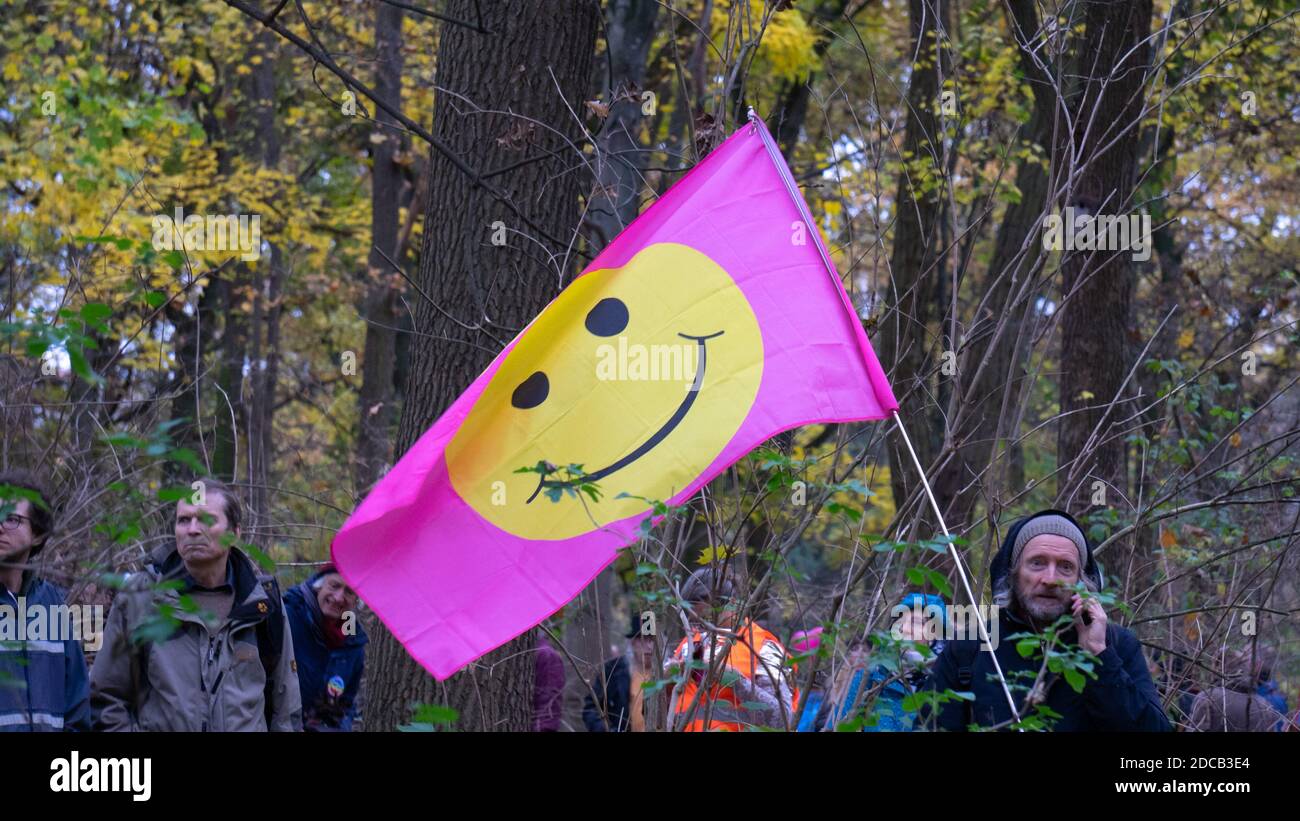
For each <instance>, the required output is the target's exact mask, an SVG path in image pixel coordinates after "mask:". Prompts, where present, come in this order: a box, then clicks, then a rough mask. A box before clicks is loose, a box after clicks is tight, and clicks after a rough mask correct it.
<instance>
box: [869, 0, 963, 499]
mask: <svg viewBox="0 0 1300 821" xmlns="http://www.w3.org/2000/svg"><path fill="white" fill-rule="evenodd" d="M908 9H909V22H910V29H911V43H912V48H911V53H915V54H916V55H917V60H916V63H915V65H914V66H913V69H912V82H911V85H909V86H908V89H907V111H908V115H907V126H906V128H907V132H906V135H905V136H904V139H903V147H902V153H903V157H904V158H905V159H904V160H903V162H904V163H905V165H904V167H903V168H901V169H900V171H899V179H898V194H897V195H896V196H895V198H894V208H895V212H896V217H895V220H894V243H893V247H892V248H891V251H890V258H889V271H890V278H891V282H890V293H889V300H890V302H891V310H889V311H888V312H887V314H886V316H885V320H884V322H883V323H882V328H881V333H880V340H881V350H882V353H883V354H884V364H885V367H886V368H891V367H892V369H893V370H892V381H893V385H894V392H895V394H896V395H898V396H899V397H900V398H901V397H903V396H904V395H907V394H909V393H911V394H912V397H913V398H912V401H911V402H910V403H909V402H903V405H902V407H901V408H900V409H899V413H900V415H902V416H906V417H908V422H910V424H908V425H907V426H908V429H909V432H911V433H912V434H913V435H912V440H913V444H914V445H915V446H916V451H917V456H918V457H919V458H920V460H921V464H922V465H924V466H925V467H926V468H928V467H929V464H930V460H931V459H932V458H933V456H934V454H935V453H936V452H937V450H938V447H937V444H938V441H939V440H940V439H941V438H942V435H941V433H940V430H941V428H939V427H937V426H936V419H935V418H934V417H935V415H934V414H933V413H932V412H930V411H928V410H926V408H927V407H929V406H931V405H933V403H932V402H930V401H929V398H930V397H929V395H928V394H929V393H930V388H929V384H930V382H931V380H930V376H929V374H928V371H929V370H930V368H929V363H930V352H929V347H930V345H931V338H930V323H931V322H933V321H935V320H936V319H938V317H939V312H938V311H937V308H938V306H937V305H936V304H935V302H936V297H937V295H938V289H937V287H936V284H937V283H938V280H939V278H940V277H941V276H942V271H941V270H939V268H940V265H939V256H940V252H939V248H938V241H937V238H938V234H939V230H940V222H941V220H942V219H943V213H944V202H943V199H944V198H943V186H942V185H938V184H935V180H934V179H933V178H932V179H931V181H930V183H929V184H928V185H924V186H923V185H922V184H921V181H920V180H918V179H917V178H916V177H915V176H914V175H912V174H910V173H908V170H907V168H906V164H908V163H912V162H915V161H918V160H921V159H924V160H926V161H927V162H930V163H932V164H933V166H934V168H933V169H932V170H933V172H934V175H935V178H937V177H938V175H939V174H941V173H942V169H943V165H942V152H943V146H942V133H941V131H940V120H939V116H938V113H939V86H940V70H941V66H943V65H945V64H946V56H945V46H944V45H943V43H944V39H943V38H944V37H946V32H947V30H948V2H947V0H910V2H909V4H908ZM940 32H944V34H943V35H941V34H940ZM909 407H910V408H914V409H919V410H920V412H919V413H918V412H912V413H910V414H908V413H905V412H904V408H909ZM900 448H902V445H901V442H900V441H899V440H898V437H893V438H892V439H891V445H890V448H889V466H890V483H891V485H892V488H893V492H894V503H895V505H896V506H897V508H898V509H899V510H901V509H902V507H903V505H904V503H905V501H906V499H907V495H908V492H909V490H910V489H911V488H912V487H913V486H914V485H916V484H918V480H917V479H916V478H915V474H916V468H915V467H914V466H913V465H912V462H911V457H910V456H909V455H908V454H907V453H906V451H905V450H900Z"/></svg>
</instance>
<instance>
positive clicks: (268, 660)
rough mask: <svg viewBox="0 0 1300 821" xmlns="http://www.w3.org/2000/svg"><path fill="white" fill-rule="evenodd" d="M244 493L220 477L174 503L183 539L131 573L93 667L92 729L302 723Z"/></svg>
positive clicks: (287, 641)
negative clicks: (244, 541)
mask: <svg viewBox="0 0 1300 821" xmlns="http://www.w3.org/2000/svg"><path fill="white" fill-rule="evenodd" d="M240 512H241V511H240V505H239V499H238V497H236V496H235V494H234V491H232V490H231V489H230V488H228V487H226V486H225V485H223V484H221V483H220V482H217V481H215V480H210V479H209V480H204V482H203V483H202V490H201V491H198V492H196V493H195V494H193V495H192V496H190V497H189V498H187V499H182V500H181V501H180V502H178V503H177V505H176V525H175V532H176V541H175V543H174V544H167V545H164V546H163V548H162V549H160V550H159V551H157V552H156V553H154V555H153V556H151V557H150V562H149V564H148V565H147V566H146V568H145V571H144V572H143V573H137V574H131V575H130V576H129V577H128V578H127V580H126V584H125V586H124V588H123V590H122V591H121V592H120V593H118V596H117V598H116V600H115V601H114V602H113V608H112V610H111V611H110V612H109V616H108V625H107V627H106V629H105V631H104V642H103V647H102V648H101V649H100V651H99V654H98V655H97V656H96V658H95V664H94V667H93V668H92V670H91V673H90V705H91V710H92V711H93V715H94V729H96V730H101V731H113V730H119V731H128V730H145V731H172V732H175V731H194V732H207V731H217V732H240V731H243V732H265V731H267V730H270V731H272V732H291V731H298V730H301V729H302V705H301V702H300V699H299V694H298V676H297V672H296V670H295V666H294V658H293V640H292V638H291V636H290V633H289V629H288V622H287V618H286V615H285V611H284V604H283V602H282V601H281V599H280V591H279V587H278V586H277V585H276V583H275V579H274V577H272V576H269V575H266V574H264V573H261V572H259V570H258V568H257V567H256V566H255V565H254V564H253V562H252V561H250V560H249V558H248V556H246V555H245V554H244V553H243V551H241V550H239V549H238V548H236V547H232V546H231V542H232V538H231V537H232V536H233V537H234V539H238V537H239V523H240Z"/></svg>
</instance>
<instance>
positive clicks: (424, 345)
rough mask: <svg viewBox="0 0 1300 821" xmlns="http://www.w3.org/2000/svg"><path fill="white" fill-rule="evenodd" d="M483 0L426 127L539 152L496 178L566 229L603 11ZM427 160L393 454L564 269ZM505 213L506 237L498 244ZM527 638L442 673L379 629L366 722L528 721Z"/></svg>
mask: <svg viewBox="0 0 1300 821" xmlns="http://www.w3.org/2000/svg"><path fill="white" fill-rule="evenodd" d="M479 5H480V4H477V3H474V2H472V0H454V2H451V3H449V4H448V7H447V8H446V9H445V11H446V13H447V15H448V16H450V17H453V18H457V19H462V20H475V19H477V15H476V8H477V7H478V6H479ZM481 6H482V12H483V23H484V25H485V26H486V27H487V28H488V29H489V30H490V31H491V32H492V33H491V34H479V33H477V32H475V31H472V30H470V29H469V28H466V27H463V26H456V25H446V26H444V27H443V29H442V32H441V43H440V45H439V51H438V92H437V96H436V100H435V104H434V134H435V136H437V137H438V138H440V139H442V140H444V141H445V142H446V143H447V144H448V145H449V146H451V147H452V149H453V150H454V151H455V152H456V153H457V154H459V156H460V157H461V158H463V159H464V160H465V161H467V162H468V163H469V165H470V166H471V167H472V168H475V169H478V170H479V171H480V172H491V171H493V170H496V169H501V168H505V167H507V166H515V165H517V164H519V163H520V162H521V160H525V159H531V158H536V159H534V161H533V162H530V163H528V164H523V165H518V166H517V167H515V168H514V169H513V170H511V171H509V172H507V173H503V174H500V175H498V176H496V177H494V178H493V180H492V182H493V183H495V184H497V185H498V186H499V187H501V188H502V189H503V190H504V191H505V192H506V193H507V195H508V196H510V197H512V198H513V200H514V201H515V202H516V203H518V205H519V207H520V208H521V210H523V211H524V212H525V213H527V214H529V218H530V219H531V220H532V221H534V222H535V223H536V224H537V225H538V226H539V227H540V228H541V229H542V230H544V231H545V232H546V233H548V234H550V235H551V236H555V237H560V238H567V237H570V236H572V235H573V233H574V230H575V226H576V225H577V222H578V217H579V209H578V206H579V197H580V195H581V193H582V190H583V181H582V180H581V179H580V178H579V177H578V176H577V174H576V173H574V172H573V171H572V167H573V165H574V161H575V158H574V157H573V156H572V155H571V154H570V153H569V151H568V148H567V144H566V143H564V142H563V141H562V140H561V139H560V135H562V136H564V137H567V138H568V139H571V140H573V141H575V142H576V141H577V140H578V139H579V137H580V129H579V128H578V123H577V122H575V120H574V116H573V114H572V113H571V109H572V110H573V111H577V110H579V109H580V108H581V101H582V99H583V96H584V95H585V93H586V91H587V88H588V83H589V81H590V76H591V63H592V56H593V52H594V50H595V41H596V40H595V38H596V30H597V23H598V15H599V11H598V9H597V8H596V6H595V4H593V3H590V2H584V1H583V0H563V1H562V2H557V0H526V2H519V3H512V4H495V3H484V4H481ZM489 112H491V113H489ZM497 112H510V113H497ZM534 120H535V121H536V123H534V122H533V121H534ZM537 123H543V124H545V125H547V126H549V127H550V128H554V129H556V130H558V131H559V132H560V135H556V134H554V133H552V132H551V131H549V130H548V129H546V128H542V127H541V126H540V125H538V124H537ZM431 164H432V165H431V169H430V170H431V184H430V186H429V192H428V200H427V207H426V209H425V223H424V238H423V242H424V245H423V250H422V252H421V254H420V268H419V271H418V273H417V276H416V279H417V281H418V282H419V284H420V290H421V291H423V293H424V294H426V295H427V296H428V299H424V298H423V297H422V298H421V299H420V300H419V301H418V302H417V305H416V309H415V317H414V324H415V329H416V330H417V331H418V332H419V335H418V336H416V337H415V339H414V340H413V341H412V345H411V364H410V380H409V384H408V389H407V396H406V401H405V403H404V405H403V409H402V418H401V422H400V424H399V426H398V435H397V450H398V452H402V451H405V450H406V449H407V448H408V447H410V445H411V444H412V443H413V442H414V441H415V440H416V439H417V438H418V437H419V436H420V435H421V434H422V433H423V432H424V431H425V429H426V428H428V427H429V425H430V424H432V423H433V422H434V421H435V420H436V419H437V418H438V416H439V415H440V414H441V413H442V412H443V410H444V409H445V408H446V407H447V406H448V405H449V404H450V403H451V402H452V401H453V400H454V399H455V398H456V396H458V395H459V394H460V393H461V391H463V390H464V389H465V388H466V387H467V386H468V385H469V383H470V382H471V381H473V379H474V378H475V377H476V376H477V375H478V374H479V373H480V372H481V371H482V370H483V368H484V367H485V366H486V365H487V364H488V363H489V362H490V361H491V358H492V357H493V356H494V355H495V354H496V353H497V352H498V351H499V350H500V348H501V347H502V346H503V345H504V344H505V342H506V341H507V340H509V339H510V338H511V337H512V336H513V335H514V334H515V333H516V332H517V331H518V330H519V329H521V328H522V327H523V326H524V325H525V324H526V323H527V322H529V321H530V320H531V319H532V318H533V317H534V316H536V315H537V313H538V312H539V311H540V310H541V309H542V308H543V307H545V305H546V304H547V302H549V301H550V300H551V299H552V298H554V296H555V295H556V293H558V291H559V287H560V285H561V283H562V281H563V280H564V279H566V278H567V275H568V273H569V271H568V270H567V269H566V268H564V267H561V266H562V265H563V262H562V261H564V260H566V259H567V256H566V249H565V248H564V247H552V246H551V245H550V244H549V243H548V242H547V241H546V240H544V239H543V238H540V237H530V236H527V234H528V229H527V228H526V226H524V225H521V224H519V221H518V220H517V219H515V218H514V217H513V216H512V214H511V212H510V210H509V209H507V208H506V207H505V206H504V205H503V204H501V203H499V202H497V201H495V200H494V199H493V198H492V197H491V196H490V195H489V194H487V193H486V192H485V191H484V190H483V189H482V188H481V187H478V186H476V185H474V183H473V182H472V181H470V180H468V179H466V177H465V176H464V175H462V174H461V173H459V172H458V171H457V170H456V169H455V168H454V167H453V166H452V165H451V163H450V162H449V161H448V160H447V159H446V158H444V157H443V156H442V155H441V154H433V155H432V158H431ZM498 222H499V223H500V224H501V225H498V226H496V227H494V223H498ZM502 225H503V226H504V229H505V237H506V243H505V244H504V245H494V244H493V243H492V238H493V235H494V234H498V232H499V230H500V229H501V227H502ZM498 236H499V234H498ZM539 244H540V245H539ZM548 254H549V255H554V256H553V257H552V258H550V259H548ZM552 260H554V261H552ZM429 300H432V303H434V304H431V303H430V301H429ZM447 535H448V538H454V534H447ZM532 648H533V632H532V631H529V632H527V633H525V634H524V635H522V636H520V637H519V638H516V639H514V640H512V641H510V642H508V643H506V644H505V645H504V646H502V647H500V648H498V649H497V650H494V651H493V652H491V653H488V654H487V655H485V656H484V657H483V658H481V659H479V660H478V661H477V662H475V663H473V664H471V665H470V666H469V667H468V668H466V669H465V670H463V671H461V672H459V673H457V674H456V675H454V676H452V677H451V678H449V679H447V680H446V681H444V682H441V683H437V682H434V681H433V679H432V678H430V677H429V675H428V674H427V673H426V672H425V671H424V670H423V669H421V668H420V667H419V666H418V665H417V664H416V663H415V662H414V661H412V660H411V659H410V657H409V656H408V655H407V653H406V651H405V650H404V649H403V648H402V647H401V646H400V645H399V644H398V643H397V642H396V640H395V639H394V638H393V637H392V636H391V635H390V634H388V633H387V632H386V631H379V634H378V635H376V636H375V640H374V641H373V642H372V643H371V654H370V659H369V660H368V662H369V663H368V664H367V684H368V690H369V695H368V699H369V702H370V703H369V708H368V709H369V713H368V715H367V720H366V724H367V726H368V727H369V728H371V729H378V730H389V729H392V728H393V727H394V726H396V725H398V724H401V723H403V722H404V721H406V720H407V718H408V716H409V710H410V707H411V704H412V702H426V703H435V704H440V705H445V706H449V707H451V708H453V709H455V710H457V711H458V713H459V721H458V724H457V726H458V727H459V728H460V729H470V730H513V731H521V730H528V729H531V723H532V714H533V704H532V698H533V671H534V667H535V658H534V656H533V654H532V653H531V652H530V651H531V650H532Z"/></svg>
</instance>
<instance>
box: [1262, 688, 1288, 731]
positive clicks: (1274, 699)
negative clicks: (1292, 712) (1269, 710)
mask: <svg viewBox="0 0 1300 821" xmlns="http://www.w3.org/2000/svg"><path fill="white" fill-rule="evenodd" d="M1256 692H1257V693H1259V694H1260V695H1261V696H1263V697H1264V700H1265V701H1267V702H1268V703H1269V704H1272V705H1273V707H1275V708H1276V709H1277V711H1278V712H1279V713H1281V714H1282V715H1283V716H1285V715H1287V714H1288V712H1289V710H1287V705H1286V696H1285V695H1284V694H1283V693H1282V691H1281V690H1279V689H1278V688H1277V682H1276V681H1273V680H1271V679H1270V680H1268V681H1265V682H1261V683H1260V685H1259V689H1258V690H1256ZM1285 729H1286V719H1285V718H1284V719H1282V720H1281V721H1279V722H1278V723H1277V726H1275V727H1274V728H1273V731H1274V732H1278V733H1280V732H1282V731H1283V730H1285Z"/></svg>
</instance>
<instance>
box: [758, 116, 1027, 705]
mask: <svg viewBox="0 0 1300 821" xmlns="http://www.w3.org/2000/svg"><path fill="white" fill-rule="evenodd" d="M749 122H750V124H751V125H752V126H753V127H754V128H755V129H756V130H757V131H758V134H759V136H760V137H761V138H762V140H763V146H764V148H766V149H767V155H768V158H769V159H770V160H771V161H772V164H773V165H774V166H776V170H777V173H778V174H780V176H781V180H782V182H784V183H785V190H786V193H788V194H789V195H790V200H791V201H792V202H793V203H794V205H795V208H797V209H799V215H800V216H801V217H803V220H804V223H805V224H806V225H807V226H808V230H810V231H816V230H817V223H816V222H814V221H813V217H812V214H810V213H809V212H808V206H807V205H806V204H805V203H804V201H803V197H801V196H799V188H798V186H797V185H796V184H795V182H794V180H793V179H792V178H791V177H790V173H789V170H788V169H787V167H786V164H785V160H784V159H782V157H781V154H780V152H779V151H778V150H777V147H776V146H775V145H774V144H773V143H772V138H771V137H770V136H769V135H768V133H767V129H765V128H759V127H758V115H757V114H755V113H754V109H753V108H752V107H751V108H750V109H749ZM813 239H814V241H815V242H816V245H817V252H818V253H819V254H821V258H822V265H823V266H825V268H826V273H828V274H829V275H831V276H833V277H835V284H836V285H839V284H840V281H839V276H840V274H839V270H838V269H837V268H836V267H835V263H833V262H831V259H830V257H829V256H828V255H827V254H826V248H825V247H824V246H823V244H822V242H821V239H820V237H814V238H813ZM839 291H840V295H841V298H842V299H845V300H847V299H848V297H847V295H846V294H845V293H844V289H843V288H842V287H841V288H840V289H839ZM846 304H847V303H846ZM847 307H848V308H849V310H850V311H851V312H853V306H852V305H851V304H847ZM853 313H854V315H855V316H856V315H857V314H856V312H853ZM894 422H895V423H897V425H898V432H899V433H901V434H903V441H904V442H906V443H907V452H908V453H910V454H911V455H912V464H914V465H916V472H917V474H918V475H920V477H921V485H922V486H923V487H924V488H925V495H926V498H928V499H929V500H930V507H931V508H933V509H934V515H935V516H936V517H938V520H939V529H940V530H942V531H943V535H944V536H946V537H948V553H949V554H950V555H951V556H952V560H953V563H954V564H956V566H957V575H958V577H959V578H960V579H961V586H962V588H963V589H964V590H965V591H966V597H967V598H968V599H969V600H970V602H971V605H972V606H974V607H975V623H976V624H978V625H979V633H980V642H981V646H982V649H984V650H987V651H988V654H989V658H990V659H992V660H993V669H994V671H995V672H996V673H997V676H998V683H999V684H1001V685H1002V693H1003V695H1005V696H1006V697H1007V706H1008V707H1010V708H1011V714H1012V715H1013V716H1015V718H1016V721H1020V711H1019V710H1017V709H1016V702H1015V699H1013V698H1012V697H1011V688H1010V687H1008V686H1007V679H1006V676H1005V675H1003V673H1002V665H1001V664H999V663H998V656H997V654H996V653H995V652H993V644H992V642H990V641H989V631H988V626H987V625H985V624H984V617H983V616H982V615H980V612H979V602H977V601H975V593H974V592H973V591H972V590H971V586H970V578H969V576H968V575H967V573H966V566H965V564H964V563H963V562H962V559H961V554H960V553H958V552H957V546H956V545H955V544H953V543H952V534H951V533H949V532H948V525H947V524H946V523H944V521H943V514H942V513H940V512H939V503H938V502H936V501H935V498H934V494H933V493H932V492H931V491H930V482H929V481H928V480H927V479H926V478H925V468H923V467H922V466H921V460H920V459H918V458H917V457H916V451H915V450H913V449H912V440H911V439H910V438H908V435H907V428H905V427H903V419H902V417H900V416H899V415H898V410H897V409H895V410H894Z"/></svg>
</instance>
